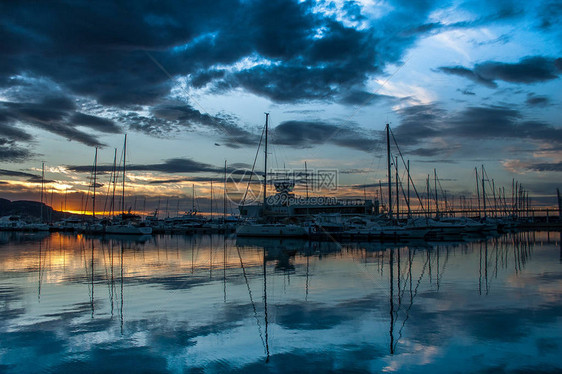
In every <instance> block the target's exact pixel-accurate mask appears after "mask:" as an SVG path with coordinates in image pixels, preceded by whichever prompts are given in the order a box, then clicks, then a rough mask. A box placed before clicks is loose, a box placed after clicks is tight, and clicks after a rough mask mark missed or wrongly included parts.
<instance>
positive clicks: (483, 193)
mask: <svg viewBox="0 0 562 374" xmlns="http://www.w3.org/2000/svg"><path fill="white" fill-rule="evenodd" d="M484 181H485V179H484V165H482V209H483V212H484V218H486V186H485V185H484Z"/></svg>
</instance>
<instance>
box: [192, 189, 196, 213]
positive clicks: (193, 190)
mask: <svg viewBox="0 0 562 374" xmlns="http://www.w3.org/2000/svg"><path fill="white" fill-rule="evenodd" d="M191 212H192V213H195V183H193V184H192V185H191Z"/></svg>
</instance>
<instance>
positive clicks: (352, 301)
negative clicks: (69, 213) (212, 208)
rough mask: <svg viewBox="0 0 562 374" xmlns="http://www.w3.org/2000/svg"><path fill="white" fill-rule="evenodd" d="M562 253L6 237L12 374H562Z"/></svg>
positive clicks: (0, 346) (522, 237) (473, 245)
mask: <svg viewBox="0 0 562 374" xmlns="http://www.w3.org/2000/svg"><path fill="white" fill-rule="evenodd" d="M561 256H562V246H561V244H560V234H559V233H550V234H549V233H518V234H509V235H504V236H500V237H495V238H489V239H487V240H474V241H470V242H462V243H430V244H425V245H424V244H420V245H401V246H395V245H386V244H385V245H381V244H361V243H359V244H349V245H342V246H340V245H338V244H336V243H308V242H303V241H297V240H284V241H280V240H244V241H242V240H238V241H237V240H236V239H234V238H227V239H226V240H225V239H224V238H223V237H222V236H208V235H207V236H173V237H171V236H156V237H153V238H140V239H139V240H137V241H131V240H126V239H125V240H123V239H122V238H106V239H102V238H95V237H94V238H90V237H83V236H74V235H64V234H51V235H32V234H14V233H0V372H7V373H12V372H13V373H18V372H57V373H59V372H63V373H65V372H73V373H74V372H99V371H122V372H173V373H177V372H210V373H213V372H236V371H239V372H244V373H247V372H257V373H261V372H264V371H270V372H294V371H300V372H328V371H351V372H378V371H400V372H420V371H426V372H460V373H462V372H482V371H491V372H512V371H519V370H531V371H535V370H540V371H542V372H550V371H551V372H560V371H561V370H562V361H561V360H560V355H561V353H562V342H561V337H562V263H561V258H562V257H561Z"/></svg>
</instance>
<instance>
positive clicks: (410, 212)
mask: <svg viewBox="0 0 562 374" xmlns="http://www.w3.org/2000/svg"><path fill="white" fill-rule="evenodd" d="M406 168H407V169H408V170H407V172H408V201H407V203H408V218H410V216H411V215H412V208H411V206H410V160H408V164H407V166H406Z"/></svg>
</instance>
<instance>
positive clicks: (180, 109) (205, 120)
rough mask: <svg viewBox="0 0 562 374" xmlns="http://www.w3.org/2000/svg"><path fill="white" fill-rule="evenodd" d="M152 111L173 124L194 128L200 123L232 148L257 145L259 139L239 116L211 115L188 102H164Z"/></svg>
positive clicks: (156, 116)
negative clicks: (241, 124)
mask: <svg viewBox="0 0 562 374" xmlns="http://www.w3.org/2000/svg"><path fill="white" fill-rule="evenodd" d="M151 113H152V115H153V116H154V117H155V118H158V119H161V120H164V121H168V123H169V124H170V125H172V126H176V127H187V128H193V127H195V126H198V125H199V126H203V127H205V128H209V129H212V130H214V131H215V132H217V133H218V134H219V135H220V136H221V138H222V139H221V140H222V142H223V143H224V144H225V145H226V146H228V147H231V148H238V147H240V146H241V145H255V144H257V142H258V141H259V137H258V136H257V135H256V134H253V133H251V132H250V131H248V130H246V129H244V128H243V127H241V126H240V125H239V122H240V121H239V120H238V118H236V117H234V116H232V115H227V114H223V113H221V114H218V115H215V116H211V115H210V114H208V113H202V112H201V111H199V110H197V109H195V108H193V107H192V106H190V105H189V104H186V103H178V102H172V103H162V104H159V105H156V106H154V107H153V108H151Z"/></svg>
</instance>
